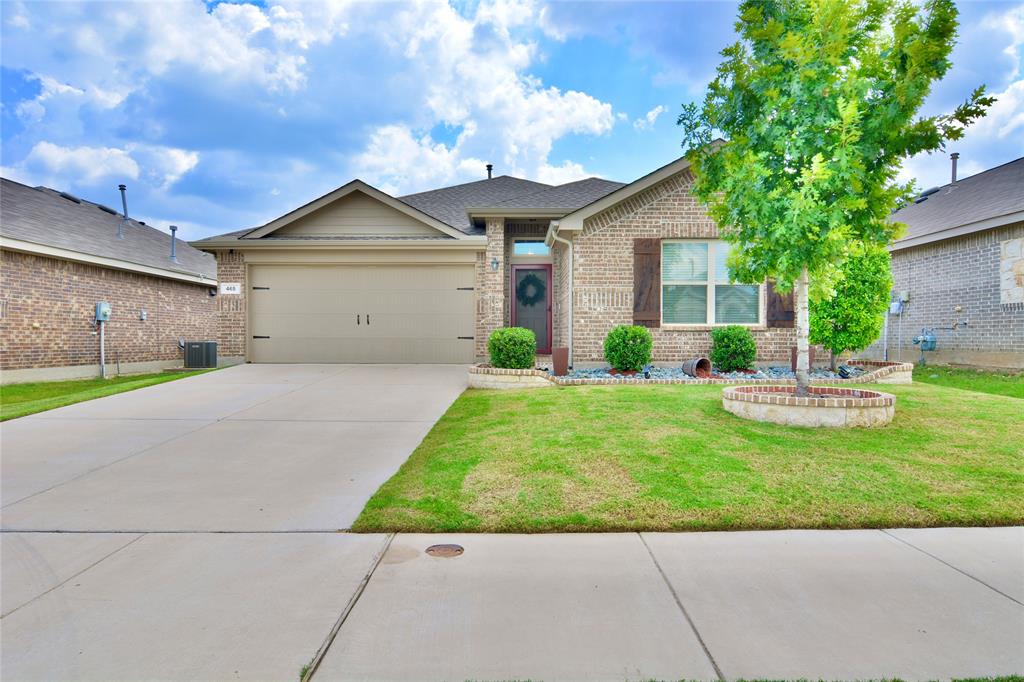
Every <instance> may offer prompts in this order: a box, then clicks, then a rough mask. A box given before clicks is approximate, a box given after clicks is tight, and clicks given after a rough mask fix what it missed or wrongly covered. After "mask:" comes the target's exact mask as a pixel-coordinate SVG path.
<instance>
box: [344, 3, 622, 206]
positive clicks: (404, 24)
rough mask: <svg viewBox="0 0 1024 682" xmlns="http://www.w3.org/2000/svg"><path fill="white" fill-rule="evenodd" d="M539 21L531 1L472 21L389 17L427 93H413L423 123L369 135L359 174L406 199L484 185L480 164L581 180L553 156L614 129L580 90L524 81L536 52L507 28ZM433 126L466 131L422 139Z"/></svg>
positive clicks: (450, 13)
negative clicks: (557, 147)
mask: <svg viewBox="0 0 1024 682" xmlns="http://www.w3.org/2000/svg"><path fill="white" fill-rule="evenodd" d="M538 14H539V10H538V8H537V7H536V6H535V5H534V3H532V2H497V3H489V4H481V5H480V6H478V7H477V10H476V13H475V14H474V15H473V16H471V17H464V16H462V15H460V14H459V13H458V12H456V11H455V10H454V9H452V8H451V7H449V6H448V5H440V4H423V5H415V6H412V7H408V8H404V9H403V10H402V11H400V12H398V13H397V15H394V16H391V17H389V22H388V27H389V31H388V33H387V36H388V37H387V38H386V39H387V40H388V41H389V45H390V46H391V48H392V49H393V50H394V52H395V53H396V54H398V55H401V56H402V57H404V58H405V59H406V60H408V66H409V68H410V69H411V70H413V71H416V72H418V73H419V75H420V76H421V78H419V79H418V80H419V82H421V83H422V84H423V85H422V88H421V89H420V90H419V91H418V92H411V93H409V98H410V100H409V101H410V109H411V110H413V111H416V112H417V113H418V116H417V120H415V121H405V122H392V123H388V124H385V125H382V126H379V127H377V128H375V129H374V130H372V131H371V135H370V143H369V144H368V145H367V147H366V149H365V151H364V152H363V153H362V154H361V155H359V156H358V157H357V158H356V159H355V164H354V171H355V172H356V174H358V175H360V176H363V177H364V178H365V179H366V180H367V181H369V182H373V183H380V184H382V185H384V186H386V187H389V188H391V189H393V190H395V191H401V192H406V191H415V190H421V189H426V188H429V187H432V186H437V185H439V184H443V183H450V182H454V181H457V180H458V181H461V180H469V179H477V178H480V177H483V175H482V171H481V168H482V167H483V164H484V162H483V161H481V159H487V160H489V161H491V162H493V163H494V164H495V166H496V170H497V171H498V172H499V173H501V174H506V173H507V174H515V175H525V176H528V177H538V176H539V174H540V173H541V172H544V173H545V174H548V175H551V176H554V175H555V174H558V173H561V174H562V175H563V176H566V177H569V176H572V177H579V176H581V175H582V176H585V175H586V173H585V172H584V171H583V169H582V168H578V164H574V165H575V166H577V168H567V167H565V166H564V165H563V166H559V167H551V166H549V165H548V163H547V160H548V155H549V154H550V153H551V149H552V146H553V145H554V143H555V141H557V140H559V139H561V138H563V137H565V136H567V135H571V134H582V135H602V134H604V133H606V132H608V131H609V130H611V128H612V125H613V123H614V115H613V112H612V107H611V105H610V104H608V103H606V102H602V101H600V100H598V99H596V98H594V97H592V96H590V95H588V94H586V93H583V92H578V91H574V90H569V91H564V92H563V91H562V90H559V89H558V88H555V87H550V86H548V87H545V86H544V84H543V83H542V82H541V81H540V80H539V79H537V78H535V77H533V76H531V75H530V74H529V73H527V71H526V69H527V68H528V67H529V66H530V65H531V64H532V63H533V61H534V58H535V56H536V45H534V44H533V43H531V42H528V41H524V40H520V39H517V38H515V37H513V34H512V32H511V31H510V29H511V28H513V27H515V26H518V25H521V24H524V23H528V22H531V21H536V18H537V16H538ZM437 125H445V126H449V127H454V128H461V132H460V133H459V134H458V137H457V139H456V140H455V141H454V142H450V143H444V142H439V141H437V140H435V139H433V137H432V136H431V135H428V134H426V132H425V131H427V130H431V129H433V128H434V127H435V126H437Z"/></svg>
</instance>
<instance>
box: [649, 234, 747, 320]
mask: <svg viewBox="0 0 1024 682" xmlns="http://www.w3.org/2000/svg"><path fill="white" fill-rule="evenodd" d="M729 248H730V247H729V245H728V244H727V243H726V242H724V241H722V240H720V239H680V240H671V241H669V240H665V241H663V242H662V243H661V323H662V324H663V325H674V324H678V325H716V324H718V325H723V324H744V325H759V324H761V287H760V286H759V285H756V284H731V283H730V282H729V271H728V268H726V265H725V261H726V258H727V257H728V255H729Z"/></svg>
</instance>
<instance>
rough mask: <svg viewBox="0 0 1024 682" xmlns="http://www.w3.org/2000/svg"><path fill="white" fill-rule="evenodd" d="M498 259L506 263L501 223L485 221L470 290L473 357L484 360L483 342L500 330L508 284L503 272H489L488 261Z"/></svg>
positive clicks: (485, 351) (501, 268) (503, 317)
mask: <svg viewBox="0 0 1024 682" xmlns="http://www.w3.org/2000/svg"><path fill="white" fill-rule="evenodd" d="M495 258H496V259H498V261H499V262H501V263H507V262H508V259H507V258H505V219H504V218H488V219H487V249H486V250H484V251H482V252H480V253H478V254H477V257H476V273H475V283H474V290H475V292H476V333H475V334H474V336H475V345H476V355H477V357H479V358H486V357H487V338H488V337H489V336H490V335H491V332H493V331H494V330H495V329H497V328H498V327H501V326H503V324H504V319H505V314H504V310H505V292H506V290H507V287H506V286H505V283H506V282H507V281H508V278H507V277H506V273H505V268H503V267H500V268H498V271H497V272H495V271H494V270H492V269H491V261H492V260H493V259H495Z"/></svg>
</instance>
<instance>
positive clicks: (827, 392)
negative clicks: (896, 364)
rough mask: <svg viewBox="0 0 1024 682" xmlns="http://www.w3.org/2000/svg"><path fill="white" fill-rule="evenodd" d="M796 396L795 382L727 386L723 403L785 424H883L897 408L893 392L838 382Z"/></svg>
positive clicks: (744, 413) (747, 416)
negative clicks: (799, 396)
mask: <svg viewBox="0 0 1024 682" xmlns="http://www.w3.org/2000/svg"><path fill="white" fill-rule="evenodd" d="M810 391H811V395H810V396H808V397H806V398H798V397H796V395H794V393H795V392H796V387H795V386H730V387H728V388H726V389H725V390H724V391H723V392H722V406H723V407H724V408H725V409H726V410H727V411H728V412H732V413H733V414H735V415H737V416H739V417H743V418H744V419H754V420H756V421H761V422H774V423H776V424H785V425H787V426H831V427H852V426H885V425H886V424H888V423H889V422H891V421H892V417H893V414H895V412H896V396H894V395H892V394H890V393H882V392H880V391H867V390H864V389H862V388H842V387H838V386H811V387H810Z"/></svg>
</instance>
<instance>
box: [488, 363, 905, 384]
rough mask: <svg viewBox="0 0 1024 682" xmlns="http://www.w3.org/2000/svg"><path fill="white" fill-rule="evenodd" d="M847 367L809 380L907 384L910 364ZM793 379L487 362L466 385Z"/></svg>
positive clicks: (774, 372) (787, 379)
mask: <svg viewBox="0 0 1024 682" xmlns="http://www.w3.org/2000/svg"><path fill="white" fill-rule="evenodd" d="M846 364H847V365H848V366H850V367H853V368H856V369H859V370H861V373H860V374H858V375H857V376H851V377H850V378H848V379H843V378H839V377H837V376H835V375H833V374H831V373H830V372H828V373H826V372H827V370H813V371H812V373H811V381H813V382H814V383H815V384H818V385H837V386H845V385H849V384H869V383H879V384H909V383H911V380H912V378H911V377H912V373H913V370H914V366H913V365H911V364H908V363H899V362H879V361H874V360H853V361H851V362H848V363H846ZM795 383H796V381H795V379H793V378H791V373H785V374H784V373H783V372H781V371H778V368H774V369H773V368H769V369H768V370H762V371H760V372H759V373H758V374H753V375H751V374H730V375H725V376H718V377H711V378H707V379H698V378H696V377H691V376H687V375H685V374H683V373H682V371H681V370H679V369H677V368H662V367H655V368H653V369H652V370H651V377H650V378H649V379H647V378H644V376H643V375H642V374H638V375H636V376H622V375H618V376H612V375H611V374H609V373H608V372H607V370H604V369H595V370H575V373H574V374H570V375H568V376H564V377H556V376H554V375H552V374H551V373H550V372H548V371H547V370H543V369H500V368H497V367H490V366H487V365H474V366H473V367H470V368H469V385H470V387H472V388H499V389H502V388H547V387H555V386H591V385H621V384H641V385H642V384H698V385H699V384H725V385H729V384H757V385H780V384H781V385H793V384H795Z"/></svg>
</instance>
